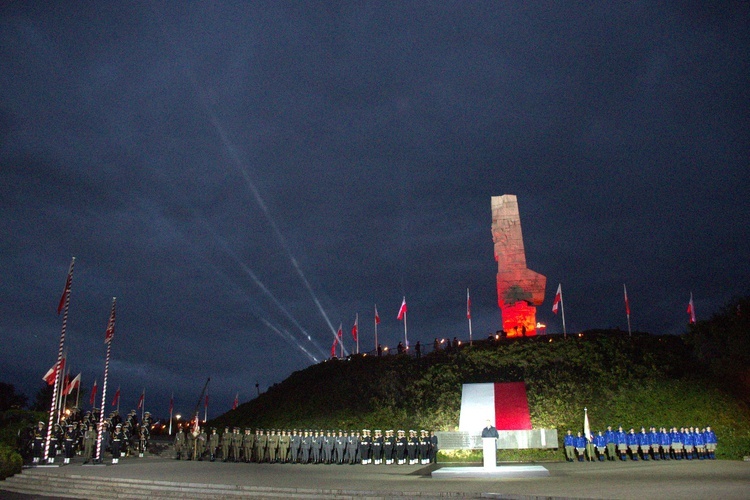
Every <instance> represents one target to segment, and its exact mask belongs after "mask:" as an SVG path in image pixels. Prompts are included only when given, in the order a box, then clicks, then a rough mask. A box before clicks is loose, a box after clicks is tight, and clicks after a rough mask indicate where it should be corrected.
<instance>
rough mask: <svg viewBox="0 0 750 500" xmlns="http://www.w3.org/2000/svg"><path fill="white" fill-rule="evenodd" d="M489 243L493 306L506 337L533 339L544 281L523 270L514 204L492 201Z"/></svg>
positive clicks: (508, 199) (510, 198)
mask: <svg viewBox="0 0 750 500" xmlns="http://www.w3.org/2000/svg"><path fill="white" fill-rule="evenodd" d="M492 241H493V242H494V243H495V260H496V261H497V303H498V305H499V306H500V310H501V311H502V315H503V330H504V331H505V333H506V334H507V335H508V337H520V336H523V335H526V336H531V335H536V306H539V305H541V304H542V302H544V287H545V285H546V284H547V278H546V277H545V276H542V275H541V274H539V273H536V272H534V271H532V270H531V269H529V268H527V267H526V253H525V252H524V248H523V235H522V234H521V216H520V215H519V213H518V200H517V199H516V196H515V195H513V194H504V195H503V196H493V197H492Z"/></svg>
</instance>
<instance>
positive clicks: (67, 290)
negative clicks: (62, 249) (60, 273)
mask: <svg viewBox="0 0 750 500" xmlns="http://www.w3.org/2000/svg"><path fill="white" fill-rule="evenodd" d="M75 262H76V258H75V257H73V260H71V261H70V268H69V269H68V277H67V278H66V279H65V288H64V289H63V293H62V297H60V303H59V304H58V305H57V314H60V312H62V310H63V307H65V299H67V298H68V295H69V294H70V285H71V284H72V283H73V264H75Z"/></svg>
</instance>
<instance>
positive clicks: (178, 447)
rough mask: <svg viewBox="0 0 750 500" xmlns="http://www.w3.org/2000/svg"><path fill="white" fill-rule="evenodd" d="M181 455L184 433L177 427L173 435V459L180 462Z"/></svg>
mask: <svg viewBox="0 0 750 500" xmlns="http://www.w3.org/2000/svg"><path fill="white" fill-rule="evenodd" d="M183 454H185V433H184V432H182V429H180V428H179V427H177V432H175V435H174V458H175V459H176V460H181V459H182V456H183Z"/></svg>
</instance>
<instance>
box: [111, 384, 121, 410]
mask: <svg viewBox="0 0 750 500" xmlns="http://www.w3.org/2000/svg"><path fill="white" fill-rule="evenodd" d="M119 401H120V388H119V387H118V388H117V390H116V391H115V397H114V399H112V406H117V403H118V402H119Z"/></svg>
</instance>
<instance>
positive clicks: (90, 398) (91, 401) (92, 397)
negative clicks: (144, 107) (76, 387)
mask: <svg viewBox="0 0 750 500" xmlns="http://www.w3.org/2000/svg"><path fill="white" fill-rule="evenodd" d="M94 401H96V380H94V386H93V387H92V388H91V396H89V404H90V405H91V406H94Z"/></svg>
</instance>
